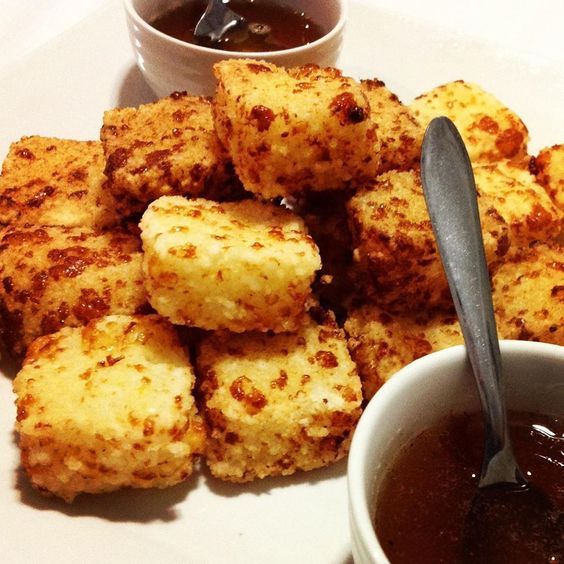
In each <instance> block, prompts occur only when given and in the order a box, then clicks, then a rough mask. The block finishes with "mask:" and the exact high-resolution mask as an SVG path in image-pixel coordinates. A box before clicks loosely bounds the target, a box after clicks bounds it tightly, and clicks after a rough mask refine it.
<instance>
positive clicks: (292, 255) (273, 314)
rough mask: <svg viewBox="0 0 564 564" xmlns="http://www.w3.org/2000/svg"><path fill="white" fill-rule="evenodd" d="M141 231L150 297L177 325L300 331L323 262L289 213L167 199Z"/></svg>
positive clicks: (246, 204)
mask: <svg viewBox="0 0 564 564" xmlns="http://www.w3.org/2000/svg"><path fill="white" fill-rule="evenodd" d="M141 230H142V234H141V236H142V239H143V248H144V262H143V266H144V272H145V277H146V287H147V291H148V294H149V300H150V302H151V304H152V306H153V307H154V308H155V309H156V310H157V311H158V312H159V313H160V314H161V315H164V316H166V317H167V318H169V319H170V320H171V321H172V322H173V323H178V324H180V325H189V326H195V327H200V328H203V329H229V330H231V331H235V332H242V331H253V330H254V331H269V330H272V331H276V332H280V331H295V330H296V329H297V328H298V327H299V326H300V324H301V322H302V320H303V318H304V315H305V312H306V310H307V308H308V306H309V302H310V301H311V284H312V282H313V279H314V276H315V271H316V270H318V269H319V268H320V266H321V264H320V259H319V252H318V250H317V247H316V245H315V243H314V242H313V240H312V239H311V238H310V237H309V236H308V235H307V231H306V229H305V227H304V225H303V222H302V220H301V219H300V218H299V217H298V216H297V215H295V214H294V213H292V212H290V211H289V210H287V209H286V208H283V207H281V206H276V205H274V204H268V203H264V202H257V201H254V200H244V201H242V202H228V203H221V204H220V203H216V202H211V201H209V200H204V199H201V198H196V199H192V200H186V199H184V198H181V197H179V196H163V197H162V198H159V199H158V200H156V201H155V202H153V203H152V204H151V205H150V206H149V208H148V210H147V211H146V212H145V214H144V215H143V219H142V220H141Z"/></svg>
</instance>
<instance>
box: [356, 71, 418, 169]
mask: <svg viewBox="0 0 564 564" xmlns="http://www.w3.org/2000/svg"><path fill="white" fill-rule="evenodd" d="M361 88H362V91H363V92H364V94H365V96H366V98H367V99H368V102H369V104H370V116H371V118H372V120H373V121H374V122H375V123H376V125H377V127H378V131H377V133H378V142H377V146H376V148H375V149H376V150H377V151H379V157H380V161H381V162H380V167H379V172H381V173H383V172H386V171H388V170H392V169H398V170H409V169H410V168H413V166H414V165H416V164H417V163H418V161H419V157H420V155H421V143H422V140H423V133H424V131H423V128H422V127H421V125H420V124H419V122H418V121H417V120H416V119H415V116H414V115H413V112H412V111H411V109H410V108H409V107H408V106H406V105H404V104H403V103H402V102H401V101H400V100H399V98H398V97H397V96H396V95H395V94H394V93H393V92H391V91H390V90H389V89H388V88H387V87H386V85H385V84H384V82H382V81H381V80H376V79H374V80H362V81H361Z"/></svg>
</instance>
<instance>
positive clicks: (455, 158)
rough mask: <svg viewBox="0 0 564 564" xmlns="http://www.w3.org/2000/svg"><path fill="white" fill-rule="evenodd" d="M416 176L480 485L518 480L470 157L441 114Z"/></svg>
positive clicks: (429, 134)
mask: <svg viewBox="0 0 564 564" xmlns="http://www.w3.org/2000/svg"><path fill="white" fill-rule="evenodd" d="M421 177H422V181H423V188H424V193H425V200H426V202H427V208H428V210H429V215H430V218H431V224H432V226H433V231H434V233H435V238H436V241H437V246H438V248H439V253H440V255H441V259H442V262H443V267H444V269H445V272H446V276H447V279H448V283H449V286H450V291H451V294H452V298H453V301H454V305H455V308H456V312H457V314H458V319H459V321H460V325H461V327H462V333H463V335H464V341H465V343H466V350H467V354H468V357H469V358H470V363H471V365H472V370H473V372H474V376H475V379H476V384H477V387H478V392H479V396H480V402H481V404H482V413H483V415H484V423H485V427H486V429H485V431H486V444H485V453H484V463H483V465H482V475H481V479H480V487H482V486H486V485H490V484H492V483H497V482H511V483H521V481H522V475H521V472H520V471H519V469H518V467H517V463H516V462H515V458H514V456H513V451H512V448H511V443H510V441H509V435H508V430H507V416H506V411H505V400H504V394H503V386H502V381H501V355H500V352H499V343H498V338H497V330H496V325H495V318H494V311H493V304H492V296H491V287H490V282H489V276H488V268H487V263H486V258H485V253H484V244H483V239H482V230H481V226H480V216H479V212H478V202H477V196H476V184H475V182H474V174H473V172H472V166H471V164H470V158H469V157H468V153H467V151H466V148H465V146H464V143H463V141H462V138H461V137H460V134H459V133H458V131H457V129H456V127H455V126H454V124H453V123H452V122H451V121H450V120H449V119H448V118H446V117H440V118H436V119H434V120H433V121H431V123H430V124H429V127H428V128H427V131H426V133H425V138H424V140H423V151H422V156H421Z"/></svg>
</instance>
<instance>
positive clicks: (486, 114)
mask: <svg viewBox="0 0 564 564" xmlns="http://www.w3.org/2000/svg"><path fill="white" fill-rule="evenodd" d="M410 108H411V110H412V111H413V113H414V114H415V117H416V118H417V120H418V121H419V123H421V125H422V126H423V127H426V126H427V125H428V123H429V122H430V121H431V120H432V119H433V118H436V117H439V116H446V117H448V118H450V119H451V120H452V121H453V122H454V123H455V125H456V127H457V128H458V130H459V131H460V134H461V136H462V139H463V140H464V143H465V145H466V148H467V150H468V154H469V155H470V160H471V161H472V162H477V161H489V162H491V161H498V160H500V159H512V158H520V157H525V156H526V153H527V142H528V140H529V133H528V131H527V128H526V126H525V124H524V123H523V121H522V120H521V118H519V116H517V115H516V114H515V113H514V112H513V111H511V110H510V109H509V108H507V107H506V106H504V105H503V104H502V103H501V102H500V101H499V100H498V99H497V98H495V97H494V96H493V95H492V94H490V93H489V92H486V91H485V90H483V89H482V88H481V87H480V86H478V85H477V84H473V83H470V82H464V81H463V80H456V81H454V82H448V83H447V84H443V85H441V86H437V87H436V88H433V89H432V90H430V91H429V92H426V93H425V94H422V95H421V96H418V97H417V98H416V99H415V100H414V101H413V102H412V103H411V104H410Z"/></svg>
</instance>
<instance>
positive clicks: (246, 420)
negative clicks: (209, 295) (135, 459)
mask: <svg viewBox="0 0 564 564" xmlns="http://www.w3.org/2000/svg"><path fill="white" fill-rule="evenodd" d="M197 367H198V372H199V376H200V377H201V381H200V384H199V386H200V393H201V394H202V398H203V406H204V417H205V419H206V424H207V427H208V443H207V450H206V462H207V464H208V466H209V468H210V470H211V472H212V474H213V475H214V476H216V477H218V478H221V479H222V480H228V481H232V482H246V481H249V480H253V479H255V478H264V477H266V476H276V475H288V474H293V473H294V472H296V471H297V470H311V469H314V468H319V467H322V466H326V465H328V464H329V463H331V462H333V461H336V460H339V459H340V458H342V457H343V456H344V455H345V454H346V453H347V451H348V448H349V444H350V440H351V435H352V432H353V430H354V428H355V426H356V422H357V420H358V418H359V416H360V405H361V400H362V394H361V389H360V380H359V378H358V376H357V373H356V368H355V365H354V363H353V362H352V360H351V358H350V356H349V353H348V351H347V347H346V341H345V338H344V334H343V332H342V330H340V329H339V328H338V327H337V326H336V325H335V324H334V323H331V322H328V321H325V322H323V323H322V324H318V323H316V322H314V321H310V322H309V323H308V324H306V325H304V326H303V327H302V328H301V329H300V330H299V331H298V333H296V334H291V333H283V334H279V335H272V334H264V333H244V334H241V335H236V334H228V335H225V334H216V335H213V336H210V337H208V338H206V339H204V341H203V342H202V343H201V345H200V347H199V352H198V355H197Z"/></svg>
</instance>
